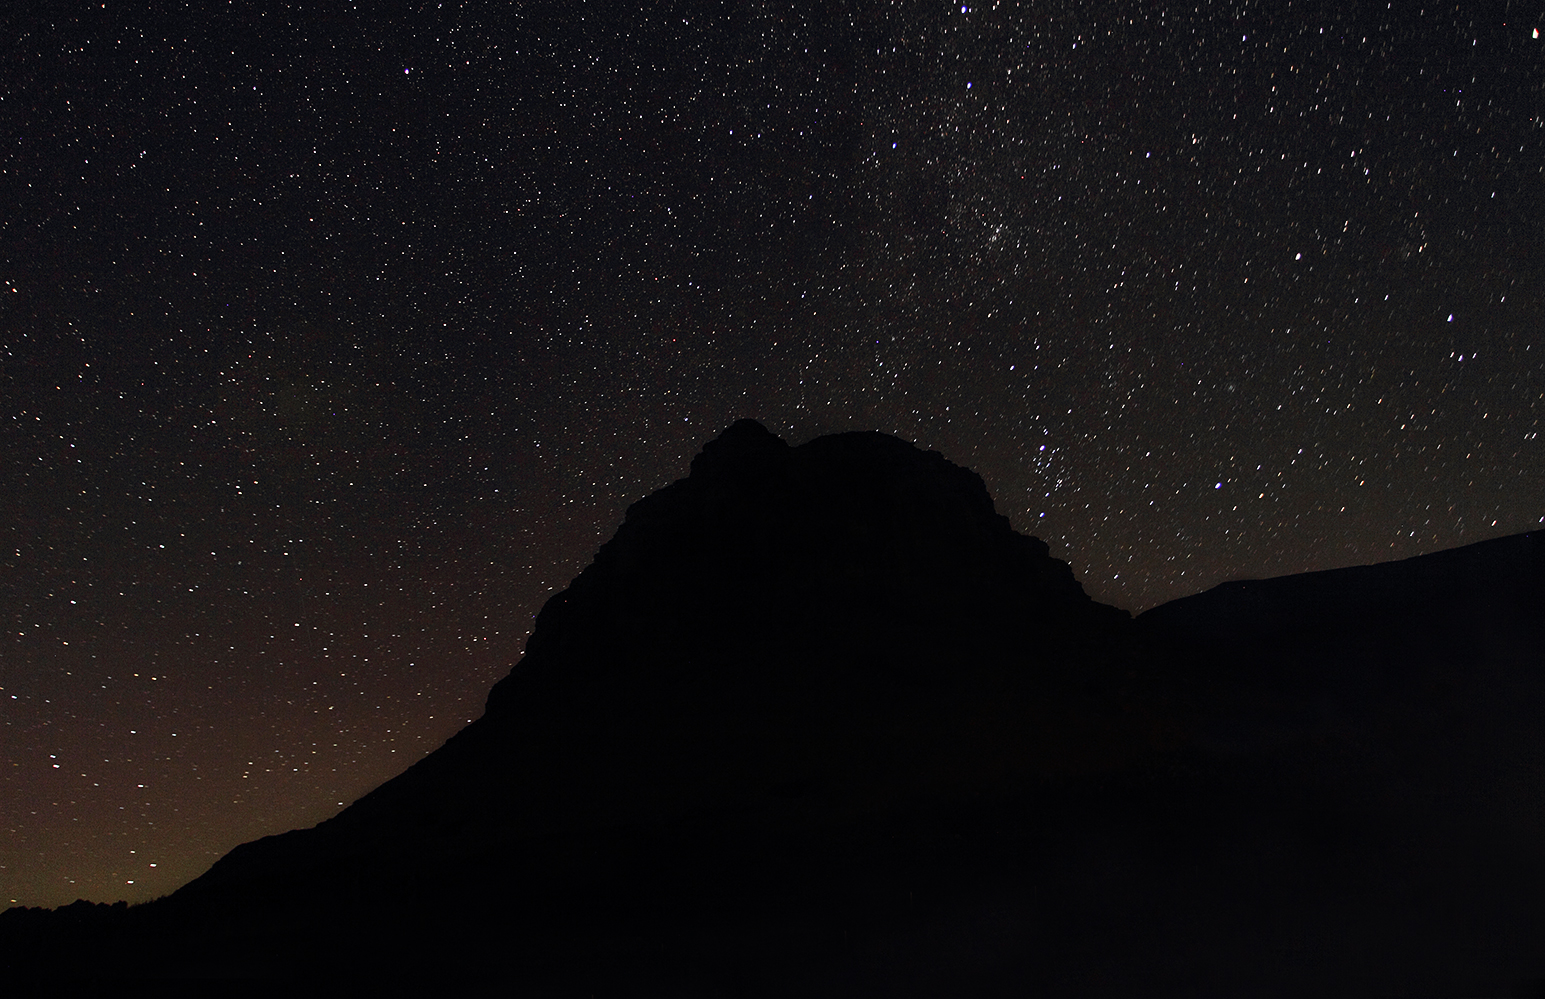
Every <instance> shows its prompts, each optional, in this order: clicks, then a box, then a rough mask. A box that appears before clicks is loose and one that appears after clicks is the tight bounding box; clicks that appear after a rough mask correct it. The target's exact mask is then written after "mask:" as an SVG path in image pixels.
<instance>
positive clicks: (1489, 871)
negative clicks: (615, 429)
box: [0, 421, 1545, 996]
mask: <svg viewBox="0 0 1545 999" xmlns="http://www.w3.org/2000/svg"><path fill="white" fill-rule="evenodd" d="M1542 650H1545V535H1541V534H1531V535H1522V536H1519V537H1515V538H1504V539H1499V540H1497V541H1491V542H1485V543H1482V544H1479V545H1473V546H1470V547H1467V548H1463V549H1458V550H1455V551H1450V552H1442V553H1439V554H1436V555H1431V556H1425V557H1423V558H1418V559H1411V560H1408V561H1406V562H1401V563H1392V564H1387V565H1379V566H1370V567H1365V568H1358V569H1347V570H1336V571H1332V572H1324V573H1314V574H1308V575H1303V576H1293V577H1285V578H1282V579H1274V580H1265V581H1253V582H1244V583H1230V584H1225V585H1224V586H1220V587H1217V588H1215V589H1213V590H1211V591H1208V592H1207V593H1203V594H1199V595H1197V596H1194V597H1190V598H1187V599H1184V600H1180V601H1176V602H1174V603H1171V604H1167V605H1165V606H1163V607H1160V608H1156V609H1154V610H1152V611H1149V612H1148V613H1146V614H1143V615H1142V616H1140V617H1139V618H1138V619H1137V620H1136V621H1133V620H1131V619H1130V618H1129V616H1128V615H1127V614H1126V613H1125V612H1122V611H1119V610H1116V609H1114V608H1110V607H1105V606H1102V605H1100V604H1097V603H1095V602H1094V601H1092V600H1090V599H1089V598H1088V597H1087V596H1086V595H1085V594H1084V592H1083V590H1082V589H1081V588H1080V586H1079V585H1078V583H1077V582H1076V581H1075V579H1074V578H1073V575H1072V573H1071V571H1070V570H1069V568H1068V566H1067V565H1066V564H1065V563H1063V562H1060V561H1058V560H1056V559H1053V558H1051V557H1050V556H1049V554H1048V552H1047V548H1046V546H1045V545H1044V544H1043V543H1042V542H1040V541H1038V540H1036V539H1033V538H1028V537H1024V536H1022V535H1019V534H1017V533H1015V532H1014V531H1013V530H1012V529H1011V528H1010V526H1009V524H1008V521H1007V520H1006V519H1005V518H1003V517H1002V516H999V515H998V514H996V513H995V512H994V510H993V506H992V502H991V500H990V498H989V497H988V494H987V491H986V489H985V487H984V485H983V483H982V481H981V479H980V478H979V477H977V476H976V475H975V474H973V473H971V472H969V471H967V470H965V469H962V468H959V467H957V466H955V465H952V464H950V463H949V462H947V461H946V460H944V459H943V458H942V457H940V456H939V455H938V454H936V453H933V452H922V451H919V450H917V449H916V448H914V447H912V446H911V445H908V444H906V443H904V442H902V441H898V440H896V439H894V438H890V437H886V436H884V435H881V434H870V433H860V434H841V435H836V436H832V437H824V438H820V439H817V440H813V441H810V442H809V443H807V444H804V445H802V446H800V447H797V448H791V447H789V446H788V445H786V444H785V443H784V442H783V441H781V440H779V439H778V438H776V437H774V436H773V435H771V434H769V433H768V432H767V431H766V430H765V429H763V428H762V427H761V426H759V425H757V424H755V423H752V422H750V421H742V422H741V423H738V424H736V425H735V426H733V427H731V428H730V429H729V430H727V431H726V432H725V433H724V435H723V436H721V437H720V438H719V439H718V440H716V441H714V442H712V443H710V444H709V445H708V446H707V447H706V448H705V450H704V451H703V453H702V454H700V455H699V456H698V457H697V458H696V459H694V461H693V463H692V474H691V476H690V477H689V478H686V479H683V480H681V481H678V482H676V483H674V484H672V485H670V486H668V487H666V488H664V489H662V490H660V491H658V492H656V493H655V494H653V495H651V496H649V497H647V498H646V499H644V500H642V501H640V502H638V503H636V504H634V506H633V507H631V508H630V509H629V511H628V515H627V519H626V522H625V523H624V524H623V525H622V527H621V528H620V529H619V530H618V532H617V535H616V536H615V538H613V539H612V540H611V541H610V542H608V543H607V544H606V545H605V546H604V547H603V548H602V549H601V551H600V552H599V553H598V554H597V556H596V559H595V561H594V563H593V564H592V565H591V566H590V567H589V568H587V569H586V570H585V571H584V572H583V573H582V574H581V575H580V576H579V577H578V578H577V579H576V580H575V581H574V582H573V584H572V585H571V586H570V587H569V588H568V589H567V590H565V591H564V592H562V593H560V594H558V595H557V596H555V597H553V599H552V600H550V601H549V602H548V604H547V606H546V607H545V608H544V609H543V611H542V613H541V614H540V616H539V617H538V619H537V623H536V628H535V630H534V632H533V634H532V637H531V639H530V641H529V643H528V647H527V652H526V655H525V657H524V658H523V659H522V660H521V662H520V663H519V664H518V665H517V666H516V667H515V668H514V669H513V670H512V671H511V673H510V675H509V676H508V677H507V678H506V679H504V680H502V681H501V682H500V683H499V684H498V685H496V686H495V687H494V689H493V691H492V692H491V694H490V696H489V699H488V708H487V711H486V713H485V715H484V716H483V717H482V718H481V719H479V720H478V721H476V722H474V723H473V724H471V725H469V726H468V727H467V728H466V729H465V730H463V731H462V732H461V733H459V734H458V735H457V736H455V737H454V738H452V739H451V740H450V741H449V742H447V744H446V745H445V746H444V747H442V748H441V749H440V750H438V751H437V752H435V753H433V754H431V755H430V756H429V757H427V758H426V759H424V760H423V761H421V762H420V763H418V764H416V765H415V766H414V767H412V768H410V769H409V770H408V771H407V772H406V773H404V774H403V775H401V776H400V777H398V778H396V779H394V780H392V781H389V782H387V783H386V784H384V785H382V786H381V787H380V788H378V789H376V790H375V791H373V792H371V793H370V794H369V795H366V796H365V797H364V798H362V799H361V800H360V801H358V802H356V803H355V804H354V805H352V806H351V807H350V808H348V809H347V810H345V811H344V812H343V813H341V814H340V815H338V816H337V817H336V818H334V819H332V820H330V821H328V822H325V823H322V824H321V825H319V826H317V827H315V828H313V829H307V830H299V831H296V832H291V833H286V834H284V835H281V836H274V837H269V838H267V839H264V840H260V841H258V842H255V843H249V844H246V845H244V846H241V847H239V848H237V849H236V850H234V851H232V852H231V853H230V854H229V855H227V856H226V857H225V858H223V859H222V860H221V861H220V862H219V863H217V864H216V865H215V866H214V867H213V868H212V869H211V870H210V871H209V872H208V873H206V874H205V875H203V876H202V877H200V878H198V879H197V880H195V881H193V882H192V883H190V884H189V885H187V886H185V887H184V888H182V889H181V890H179V891H178V892H176V893H175V894H173V895H171V896H169V897H167V898H165V899H162V900H159V901H157V902H154V903H150V904H147V905H143V906H136V907H133V908H129V909H127V910H123V909H121V908H119V909H112V908H109V907H106V906H97V907H93V906H89V905H77V906H72V907H66V908H65V909H61V910H57V911H55V912H52V913H45V912H41V911H29V910H11V911H10V912H8V913H6V914H4V915H3V916H0V961H3V962H4V967H3V969H0V970H3V971H4V972H5V973H6V974H7V975H8V976H9V977H10V978H12V979H19V978H33V979H37V980H41V981H46V980H51V979H54V978H58V977H71V976H101V977H117V978H133V977H144V976H161V975H168V976H181V977H187V976H222V977H282V978H291V979H330V980H334V981H336V982H349V981H353V980H369V979H379V980H394V979H403V978H423V979H426V980H434V981H443V980H446V979H454V978H458V977H462V976H468V977H486V976H489V975H492V976H494V977H495V978H496V979H497V980H498V981H499V982H500V983H501V985H504V986H508V987H509V988H510V990H511V991H513V992H516V993H517V994H534V995H541V994H576V995H587V994H592V993H594V994H599V993H603V992H617V993H623V994H669V995H735V994H752V995H758V994H766V995H833V996H851V995H864V994H873V995H908V994H913V995H944V994H948V995H984V994H1006V995H1008V994H1012V995H1022V994H1037V993H1051V994H1069V995H1101V994H1108V995H1134V994H1143V995H1151V994H1176V995H1188V996H1203V995H1217V996H1224V995H1227V996H1240V995H1261V996H1266V995H1281V996H1292V995H1430V996H1449V995H1454V996H1457V995H1500V996H1507V995H1513V996H1523V995H1542V994H1545V890H1542V889H1545V724H1542V723H1541V721H1540V719H1541V718H1545V651H1542Z"/></svg>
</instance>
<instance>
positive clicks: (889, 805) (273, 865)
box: [179, 420, 1167, 897]
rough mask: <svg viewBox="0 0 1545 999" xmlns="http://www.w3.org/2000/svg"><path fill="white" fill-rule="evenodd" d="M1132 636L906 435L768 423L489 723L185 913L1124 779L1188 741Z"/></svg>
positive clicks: (670, 520) (582, 589)
mask: <svg viewBox="0 0 1545 999" xmlns="http://www.w3.org/2000/svg"><path fill="white" fill-rule="evenodd" d="M1130 635H1131V622H1130V619H1129V617H1128V615H1127V614H1126V613H1125V612H1124V611H1119V610H1116V609H1114V608H1111V607H1107V606H1103V605H1100V604H1097V603H1095V602H1093V601H1092V600H1090V599H1089V597H1088V596H1086V595H1085V594H1084V592H1083V590H1082V588H1081V587H1080V586H1079V585H1078V583H1077V582H1076V581H1075V580H1074V578H1073V575H1072V572H1071V571H1070V570H1069V568H1068V566H1067V565H1066V563H1063V562H1061V561H1058V560H1056V559H1053V558H1051V557H1050V556H1049V554H1048V553H1047V547H1046V545H1045V544H1044V543H1042V542H1041V541H1039V540H1037V539H1034V538H1029V537H1025V536H1022V535H1020V534H1017V533H1016V532H1014V531H1013V529H1012V528H1011V527H1010V525H1009V522H1008V520H1007V519H1006V518H1005V517H1003V516H1000V515H999V514H997V513H996V512H995V511H994V509H993V505H992V501H991V499H990V498H989V496H988V494H987V490H986V488H985V486H984V485H983V483H982V480H981V478H980V477H978V476H977V475H976V474H975V473H973V472H970V471H968V470H966V469H963V468H960V467H958V466H956V465H953V464H951V463H950V462H948V461H946V460H945V459H944V458H943V457H941V456H940V455H939V454H937V453H936V452H924V451H920V450H919V449H917V448H915V447H913V446H912V445H910V444H907V443H905V442H903V441H900V440H897V439H895V438H892V437H888V436H885V435H883V434H878V433H850V434H839V435H834V436H830V437H823V438H819V439H816V440H812V441H810V442H808V443H806V444H804V445H802V446H800V447H797V448H791V447H789V446H788V445H787V444H786V443H785V442H784V441H782V440H781V439H779V438H778V437H776V436H774V435H772V434H771V433H769V432H768V431H767V430H766V429H765V428H763V427H762V426H761V425H760V424H758V423H755V422H753V421H750V420H743V421H741V422H739V423H737V424H735V425H734V426H732V427H730V428H729V429H728V430H727V431H725V432H724V434H723V435H722V436H720V437H719V438H718V439H717V440H714V441H712V442H710V443H709V444H708V445H707V446H706V447H705V448H704V450H703V452H702V453H701V454H700V455H698V456H697V458H695V459H694V460H693V462H692V472H691V475H690V476H689V477H688V478H686V479H682V480H680V481H677V482H675V483H673V484H672V485H670V486H667V487H665V488H663V489H660V490H658V491H657V492H655V493H654V494H652V495H650V496H648V497H647V498H645V499H643V500H641V501H639V502H637V503H635V504H634V505H633V506H632V507H630V508H629V510H628V512H627V518H626V520H625V522H624V523H623V524H622V526H621V527H620V528H619V529H618V531H617V533H616V536H615V537H614V538H613V539H612V540H611V541H609V542H607V543H606V544H605V545H604V546H603V547H602V548H601V550H600V552H599V553H598V554H597V555H596V558H595V561H594V562H593V563H592V564H591V565H590V566H589V567H588V568H587V569H585V571H584V572H582V573H581V574H580V575H579V577H578V578H576V579H575V580H574V581H573V583H572V584H571V585H570V586H569V587H568V589H567V590H565V591H563V592H562V593H560V594H558V595H556V596H554V597H553V598H552V599H550V600H549V601H548V603H547V605H546V606H545V607H544V608H543V610H542V612H541V614H540V615H538V617H537V620H536V625H535V628H534V630H533V633H532V635H531V638H530V640H529V641H528V644H527V652H526V655H525V657H524V658H523V659H522V661H521V662H520V664H519V665H517V666H516V667H515V669H514V670H512V672H511V673H510V675H509V676H508V677H507V678H506V679H504V680H502V681H501V682H500V683H499V684H497V685H496V686H495V687H494V689H493V691H492V693H491V694H490V696H489V699H488V708H487V711H486V713H485V715H484V717H483V718H481V719H479V720H478V721H476V722H474V723H473V724H472V725H470V726H468V728H467V729H465V730H464V731H463V732H461V733H460V734H458V735H457V736H456V737H455V738H453V739H452V740H450V741H449V742H448V743H447V744H446V745H445V746H444V747H442V748H441V749H440V750H438V751H437V752H435V753H433V754H431V755H430V756H429V757H428V758H426V759H425V760H423V761H421V762H420V763H418V764H417V765H415V766H414V767H412V768H411V769H410V770H409V771H408V772H406V773H404V774H403V775H402V776H400V777H398V778H396V779H395V780H393V781H390V782H388V783H387V784H385V785H383V786H382V787H380V788H378V789H377V790H375V791H374V792H372V793H371V794H369V795H367V796H366V797H365V798H363V799H361V800H360V801H359V802H357V803H356V804H355V805H353V806H352V807H350V808H349V809H347V810H346V811H344V812H343V813H342V814H341V815H339V816H338V817H337V818H335V819H333V820H331V821H329V822H327V823H323V825H322V826H320V827H318V828H317V829H316V830H314V831H304V832H296V833H290V834H286V835H285V836H279V837H271V838H269V839H267V840H263V841H259V842H258V843H254V844H247V845H246V846H243V847H240V848H238V849H237V850H236V851H233V852H232V853H231V854H230V855H229V856H228V857H226V858H224V859H223V860H221V861H220V863H219V864H217V865H216V866H215V867H214V869H212V870H211V871H210V872H209V873H208V874H206V875H205V876H204V877H202V878H200V879H198V880H197V881H195V882H193V883H192V884H191V885H189V886H188V887H187V888H185V889H183V890H182V892H180V893H179V896H181V897H197V896H201V895H211V896H213V895H218V894H220V893H227V894H229V893H232V892H241V893H247V894H252V893H256V895H259V896H269V895H275V894H282V893H283V892H285V891H287V890H289V889H288V887H287V886H288V885H290V884H292V883H293V882H294V881H295V880H296V878H297V876H299V877H302V878H303V879H306V880H308V881H311V880H315V879H323V880H327V881H331V882H333V883H335V884H340V885H341V884H344V883H348V884H359V883H365V884H366V885H367V888H366V889H365V890H367V891H369V890H380V891H383V892H386V893H388V894H390V895H393V896H396V895H399V894H401V893H402V892H404V891H407V892H409V893H412V892H414V891H421V892H426V893H430V894H434V895H437V896H442V897H443V896H444V895H445V894H446V893H447V892H448V891H449V892H451V893H452V894H454V889H448V888H447V887H446V886H447V885H448V884H451V883H454V882H455V880H456V879H457V878H459V877H465V876H466V875H467V873H468V871H466V870H458V869H457V866H458V865H461V867H463V868H464V867H466V866H467V864H468V861H469V858H478V865H477V868H476V870H477V875H478V876H479V877H481V878H484V879H487V878H494V879H496V880H498V879H503V880H504V881H506V882H510V883H520V884H523V885H529V884H532V883H534V880H535V881H541V880H544V879H545V880H547V881H553V880H554V879H557V880H561V879H562V878H564V877H569V876H570V875H574V876H588V875H587V872H590V873H593V871H594V870H600V869H604V868H605V867H606V865H607V864H610V863H613V862H616V856H617V855H618V854H617V851H619V850H621V851H623V852H626V850H627V849H629V847H626V846H618V845H617V844H618V843H619V842H626V841H630V838H631V837H640V836H641V837H645V838H648V839H651V840H660V839H662V838H663V839H664V840H666V841H685V840H702V839H705V838H706V839H718V840H725V839H726V838H728V839H735V838H737V837H738V838H748V837H749V838H751V839H766V838H767V837H769V836H772V837H776V836H777V835H781V834H784V833H792V832H796V831H798V830H802V829H804V830H808V829H812V828H819V827H822V826H826V825H830V824H831V823H842V822H848V821H853V820H855V819H857V818H859V817H862V816H865V815H872V814H876V813H881V814H883V813H888V812H894V811H896V810H898V809H907V808H913V807H917V806H922V805H927V804H929V803H931V802H943V801H951V800H962V799H968V798H972V797H978V796H984V795H985V796H987V797H989V798H992V797H999V798H1001V797H1004V796H1008V795H1012V794H1014V793H1016V792H1019V791H1022V790H1024V789H1025V788H1027V787H1032V786H1040V785H1046V784H1049V783H1055V782H1057V781H1061V780H1065V779H1067V778H1069V777H1074V776H1079V775H1087V774H1090V773H1098V772H1106V771H1111V770H1114V769H1117V768H1119V767H1120V766H1122V765H1124V764H1125V763H1126V762H1128V761H1129V760H1130V759H1132V758H1133V757H1134V756H1137V755H1141V754H1143V753H1144V752H1147V751H1149V749H1150V748H1151V747H1152V746H1153V745H1156V744H1158V743H1159V742H1161V741H1162V740H1163V739H1164V738H1166V737H1167V736H1166V734H1165V732H1166V730H1165V727H1164V724H1163V722H1162V719H1161V718H1160V717H1159V716H1158V715H1157V714H1154V713H1152V712H1147V713H1145V710H1146V709H1144V708H1143V707H1141V706H1138V705H1137V704H1136V702H1134V700H1133V698H1132V697H1131V696H1130V694H1129V693H1128V692H1127V690H1126V685H1127V684H1128V683H1129V682H1130V680H1131V678H1132V675H1133V672H1134V667H1135V665H1136V659H1135V658H1134V652H1133V649H1132V646H1131V643H1130ZM587 837H589V838H588V839H587ZM596 837H599V839H597V838H596ZM609 837H610V838H609ZM618 837H620V839H618ZM602 841H606V842H607V843H609V844H611V845H609V846H596V845H594V844H596V843H600V842H602ZM559 842H561V843H562V844H564V845H563V846H561V847H551V845H552V844H554V843H559ZM580 842H584V843H591V844H592V846H585V847H580V848H577V849H576V848H574V847H573V844H574V843H580ZM542 844H547V845H545V846H544V845H542ZM549 847H551V849H552V850H553V851H555V852H553V854H552V856H551V857H549V856H548V854H546V853H544V852H543V851H544V850H548V849H549ZM560 854H561V855H562V856H561V857H559V856H558V855H560ZM408 856H411V857H414V858H416V859H415V861H414V863H413V865H412V866H411V868H410V869H409V870H407V871H406V872H402V873H399V874H398V875H397V883H395V884H393V885H391V886H390V887H388V886H386V885H384V884H377V885H374V886H373V887H370V885H371V881H372V879H373V878H376V877H377V873H378V872H379V871H380V870H382V869H388V868H398V869H400V866H401V865H400V862H399V858H402V857H408ZM446 858H455V859H451V860H447V859H446ZM533 858H545V859H540V860H538V859H533ZM500 864H505V865H506V868H505V869H500V868H499V865H500ZM576 872H578V873H576ZM351 890H352V889H351Z"/></svg>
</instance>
